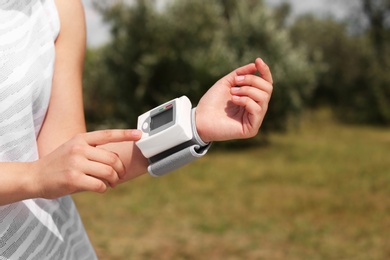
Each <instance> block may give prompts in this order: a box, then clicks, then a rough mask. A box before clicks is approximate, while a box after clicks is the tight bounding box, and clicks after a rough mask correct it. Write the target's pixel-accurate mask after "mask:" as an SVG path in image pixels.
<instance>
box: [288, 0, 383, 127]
mask: <svg viewBox="0 0 390 260" xmlns="http://www.w3.org/2000/svg"><path fill="white" fill-rule="evenodd" d="M384 4H385V1H380V0H378V1H362V5H361V8H362V10H361V12H357V13H358V14H360V15H359V19H363V18H364V19H365V20H367V21H368V22H367V23H366V24H367V26H366V28H361V29H360V32H358V33H357V32H356V28H354V29H355V32H354V33H353V34H352V33H350V32H349V28H350V26H349V24H348V22H339V21H335V20H332V19H319V18H316V17H314V16H303V17H300V18H298V19H297V20H296V21H295V23H294V24H293V25H292V26H291V28H290V34H291V38H292V40H293V42H294V44H295V45H296V46H304V47H305V48H306V50H308V52H309V53H310V59H311V62H312V63H313V64H320V68H321V69H320V70H318V72H319V73H318V81H317V87H316V89H315V93H314V95H313V98H312V100H311V103H312V105H313V106H321V105H324V104H325V105H330V106H331V107H332V109H333V111H334V114H335V115H336V117H337V118H339V119H340V120H342V121H344V122H350V123H365V124H367V123H369V124H379V125H390V81H389V80H390V77H389V73H388V71H389V69H390V55H389V54H390V42H389V41H388V40H387V39H389V28H388V25H387V24H386V23H387V21H386V20H385V17H386V16H385V14H387V13H388V12H389V9H390V7H389V6H387V7H386V6H384ZM381 7H382V8H381ZM385 7H386V8H385ZM354 15H355V17H354V20H356V19H357V17H356V14H354ZM354 27H356V26H355V25H354Z"/></svg>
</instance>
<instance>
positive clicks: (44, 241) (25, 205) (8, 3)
mask: <svg viewBox="0 0 390 260" xmlns="http://www.w3.org/2000/svg"><path fill="white" fill-rule="evenodd" d="M65 1H66V0H65ZM59 30H60V22H59V17H58V13H57V9H56V6H55V3H54V0H0V162H28V161H33V160H37V159H38V149H37V142H36V138H37V136H38V133H39V131H40V129H41V126H42V122H43V119H44V117H45V114H46V111H47V107H48V104H49V99H50V91H51V85H52V77H53V67H54V59H55V48H54V42H55V40H56V38H57V35H58V33H59ZM1 174H6V173H1ZM96 258H97V257H96V255H95V253H94V251H93V248H92V246H91V243H90V241H89V239H88V237H87V235H86V232H85V229H84V227H83V225H82V223H81V220H80V217H79V215H78V212H77V210H76V207H75V205H74V203H73V201H72V199H71V197H70V196H66V197H63V198H60V199H57V200H46V199H31V200H25V201H20V202H17V203H12V204H9V205H6V206H0V259H96Z"/></svg>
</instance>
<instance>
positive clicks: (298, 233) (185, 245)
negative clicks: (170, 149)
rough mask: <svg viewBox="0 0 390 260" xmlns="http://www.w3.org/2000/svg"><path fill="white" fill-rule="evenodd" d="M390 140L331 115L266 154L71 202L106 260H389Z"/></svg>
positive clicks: (207, 163) (220, 156) (215, 154)
mask: <svg viewBox="0 0 390 260" xmlns="http://www.w3.org/2000/svg"><path fill="white" fill-rule="evenodd" d="M389 151H390V131H389V129H378V128H371V127H356V126H355V127H353V126H345V125H340V124H336V123H334V122H333V121H332V120H331V119H330V117H329V116H328V115H327V113H318V112H317V113H313V114H308V115H306V116H305V117H304V119H303V121H302V124H301V126H300V128H299V129H296V130H292V131H290V132H289V133H288V134H283V135H282V134H273V135H271V136H270V145H269V146H267V147H259V148H251V149H249V150H236V151H216V150H214V151H212V152H211V153H210V154H208V155H207V156H206V157H205V158H202V159H201V160H199V161H197V162H195V163H193V164H191V165H189V166H186V167H184V168H183V169H181V170H178V171H176V172H174V173H171V174H169V175H167V176H164V177H162V178H152V177H149V176H147V175H145V176H142V177H140V178H138V179H136V180H134V181H132V182H129V183H126V184H124V185H121V186H119V187H117V188H116V189H115V190H111V191H109V192H108V193H106V194H103V195H97V194H92V193H82V194H77V195H75V196H74V199H75V201H76V203H77V205H78V208H79V210H80V214H81V215H82V218H83V220H84V224H85V226H86V229H87V232H88V234H89V236H90V238H91V241H92V243H93V245H94V247H95V249H96V251H97V253H98V255H99V257H100V259H110V260H111V259H299V260H301V259H354V260H359V259H390V157H389Z"/></svg>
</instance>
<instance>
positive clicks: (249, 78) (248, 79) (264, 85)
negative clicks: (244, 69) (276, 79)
mask: <svg viewBox="0 0 390 260" xmlns="http://www.w3.org/2000/svg"><path fill="white" fill-rule="evenodd" d="M235 85H236V86H252V87H254V88H257V89H260V90H263V91H265V92H267V93H268V94H271V93H272V90H273V86H272V84H270V83H269V82H268V81H266V80H264V79H263V78H260V77H258V76H255V75H250V74H249V75H240V76H236V77H235Z"/></svg>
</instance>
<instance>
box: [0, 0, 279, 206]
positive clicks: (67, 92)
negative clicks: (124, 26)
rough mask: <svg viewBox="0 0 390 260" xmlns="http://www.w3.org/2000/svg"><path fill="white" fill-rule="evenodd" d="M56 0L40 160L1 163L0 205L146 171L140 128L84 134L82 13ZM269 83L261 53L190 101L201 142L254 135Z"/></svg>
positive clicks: (76, 2)
mask: <svg viewBox="0 0 390 260" xmlns="http://www.w3.org/2000/svg"><path fill="white" fill-rule="evenodd" d="M55 2H56V5H57V9H58V12H59V15H60V21H61V32H60V34H59V36H58V38H57V40H56V43H55V49H56V62H55V69H54V77H53V85H52V94H51V99H50V105H49V108H48V112H47V116H46V118H45V121H44V123H43V126H42V129H41V131H40V133H39V136H38V138H37V143H38V150H39V159H38V160H37V161H34V162H26V163H20V162H18V163H14V162H4V163H0V205H6V204H9V203H12V202H16V201H20V200H24V199H29V198H46V199H55V198H59V197H61V196H64V195H68V194H73V193H76V192H81V191H92V192H99V193H102V192H105V191H106V190H107V189H108V188H110V187H115V186H116V185H118V184H120V183H122V182H125V181H128V180H131V179H133V178H135V177H137V176H140V175H142V174H144V173H145V172H146V171H147V166H148V162H147V159H146V158H144V157H143V156H142V154H141V152H140V151H139V150H138V148H137V147H136V146H135V143H134V141H137V140H139V139H140V138H141V132H140V131H138V130H134V129H128V130H103V131H95V132H89V133H86V127H85V121H84V112H83V101H82V100H83V98H82V72H83V63H84V55H85V49H86V47H85V46H86V31H85V17H84V11H83V7H82V4H81V1H80V0H67V1H60V0H56V1H55ZM255 72H259V74H260V76H255V75H254V73H255ZM272 84H273V80H272V75H271V72H270V70H269V67H268V66H267V65H266V64H265V63H264V62H263V61H262V60H261V59H260V58H257V59H256V60H255V62H254V63H250V64H247V65H245V66H243V67H240V68H238V69H236V70H234V71H232V72H231V73H229V74H227V75H226V76H225V77H223V78H221V79H220V80H219V81H217V82H216V83H215V84H214V85H213V86H212V87H211V88H210V89H209V90H208V91H207V92H206V93H205V94H204V96H203V97H202V98H201V100H200V102H199V104H198V106H197V110H196V127H197V130H198V132H199V135H200V137H201V138H202V140H203V141H205V142H211V141H224V140H231V139H243V138H250V137H253V136H255V135H256V134H257V133H258V130H259V128H260V126H261V124H262V121H263V119H264V116H265V114H266V111H267V108H268V103H269V100H270V97H271V94H272V88H273V86H272ZM64 108H66V109H64Z"/></svg>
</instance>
